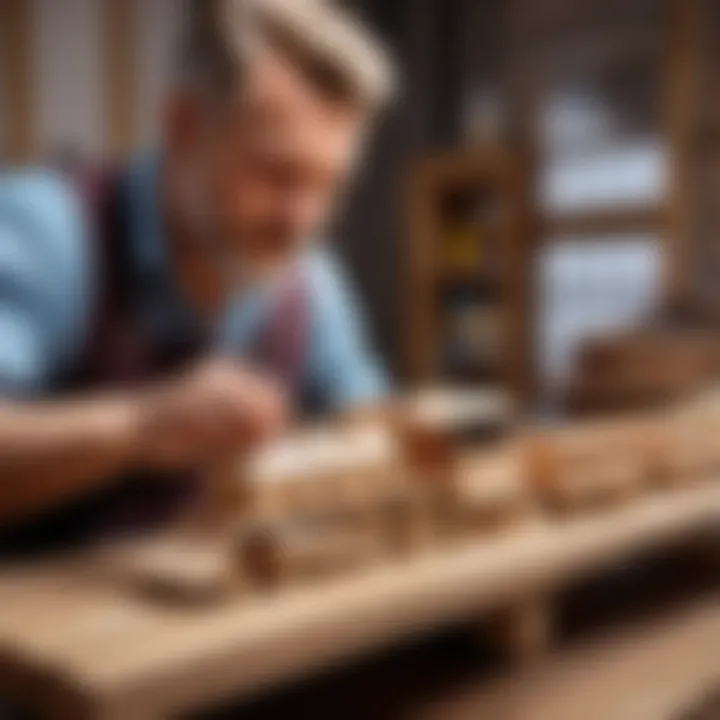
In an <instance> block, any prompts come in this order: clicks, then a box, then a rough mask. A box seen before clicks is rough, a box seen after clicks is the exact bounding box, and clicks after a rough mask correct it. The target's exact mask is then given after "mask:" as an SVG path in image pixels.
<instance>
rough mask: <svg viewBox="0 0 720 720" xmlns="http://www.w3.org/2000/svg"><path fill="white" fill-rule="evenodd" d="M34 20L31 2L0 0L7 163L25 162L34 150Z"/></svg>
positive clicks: (0, 42)
mask: <svg viewBox="0 0 720 720" xmlns="http://www.w3.org/2000/svg"><path fill="white" fill-rule="evenodd" d="M33 17H34V3H33V2H31V0H0V53H2V59H1V60H0V72H3V78H2V83H3V88H4V93H3V95H4V100H5V101H6V108H5V133H6V143H5V155H6V157H5V158H4V159H6V160H7V161H8V162H10V163H24V162H27V161H29V160H30V159H31V158H33V156H34V155H35V151H36V144H37V137H36V134H37V130H36V123H37V118H36V108H35V86H36V83H35V61H34V52H35V34H34V25H33ZM0 151H2V147H0ZM0 159H1V158H0Z"/></svg>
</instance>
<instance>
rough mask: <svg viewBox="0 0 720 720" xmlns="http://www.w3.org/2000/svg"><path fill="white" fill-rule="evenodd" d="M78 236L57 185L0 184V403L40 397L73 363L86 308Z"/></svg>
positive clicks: (39, 179)
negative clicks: (7, 399) (9, 398)
mask: <svg viewBox="0 0 720 720" xmlns="http://www.w3.org/2000/svg"><path fill="white" fill-rule="evenodd" d="M83 235H84V223H83V220H82V216H81V213H80V211H79V207H78V206H77V205H76V204H74V201H73V200H72V198H71V195H70V194H69V192H68V191H67V189H65V188H64V187H63V185H62V183H61V181H60V180H59V179H55V178H54V177H53V176H50V175H48V176H47V177H46V176H44V175H34V174H30V173H27V174H26V173H16V174H15V175H12V176H0V396H6V397H14V396H19V397H27V396H34V395H37V394H42V393H45V392H46V391H47V390H49V389H50V387H51V385H52V383H53V381H54V380H55V378H56V377H57V376H58V375H60V374H61V373H62V372H63V371H64V370H65V369H66V368H67V367H68V366H69V364H70V363H71V362H72V359H73V356H74V355H75V353H76V351H77V350H78V346H79V344H80V340H81V337H82V332H83V313H84V309H85V308H84V303H85V302H86V300H87V297H86V292H87V285H86V279H87V278H86V269H87V268H86V266H85V262H84V260H85V259H84V258H82V257H81V252H80V248H81V244H82V242H83V240H84V237H83Z"/></svg>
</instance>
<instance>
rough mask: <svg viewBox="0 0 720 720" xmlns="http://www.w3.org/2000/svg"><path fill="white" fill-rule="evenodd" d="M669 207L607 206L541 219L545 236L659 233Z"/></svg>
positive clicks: (592, 236)
mask: <svg viewBox="0 0 720 720" xmlns="http://www.w3.org/2000/svg"><path fill="white" fill-rule="evenodd" d="M667 217H668V210H667V208H666V207H663V206H662V205H652V206H647V207H637V208H633V207H629V208H627V207H626V208H623V207H617V206H615V207H608V208H601V209H598V210H587V211H581V212H571V213H566V214H557V215H548V216H545V217H544V218H543V221H542V235H543V236H544V238H545V239H554V238H557V237H558V236H567V235H580V236H585V237H588V239H592V240H596V239H597V236H598V235H613V234H621V233H622V234H627V233H662V232H663V230H664V229H665V227H666V225H667Z"/></svg>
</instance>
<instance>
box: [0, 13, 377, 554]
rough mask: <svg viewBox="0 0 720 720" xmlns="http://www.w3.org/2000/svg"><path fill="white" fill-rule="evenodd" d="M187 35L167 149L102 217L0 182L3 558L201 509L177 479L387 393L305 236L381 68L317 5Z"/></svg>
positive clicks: (145, 162) (310, 234) (345, 303)
mask: <svg viewBox="0 0 720 720" xmlns="http://www.w3.org/2000/svg"><path fill="white" fill-rule="evenodd" d="M190 28H191V30H190V31H189V33H188V37H187V39H186V42H185V43H184V51H183V53H182V58H181V63H180V67H179V70H178V74H177V78H176V82H175V85H174V88H173V91H172V93H171V96H170V97H169V99H168V102H167V106H166V108H165V114H164V118H163V119H164V125H163V130H164V134H163V144H162V151H161V152H159V153H158V154H156V155H154V156H152V157H145V158H143V159H142V160H141V161H139V162H135V163H133V164H132V166H131V167H130V169H129V171H128V172H126V173H121V174H120V175H119V176H118V177H117V178H112V179H110V180H109V181H108V182H106V183H104V186H103V187H102V188H101V189H100V190H99V191H97V192H96V195H97V196H98V197H97V198H96V200H95V202H94V203H92V205H93V206H97V207H99V208H101V210H100V211H99V212H98V213H96V215H97V217H93V218H92V219H91V218H90V217H89V213H88V212H86V210H87V207H88V206H89V203H88V202H87V199H83V198H82V197H80V196H79V195H78V193H76V192H75V189H74V188H72V187H71V186H70V184H68V183H67V182H63V181H61V180H60V179H59V178H58V177H57V176H52V175H49V174H43V173H41V172H39V171H26V172H17V173H9V174H6V175H4V176H1V177H0V395H1V396H2V398H4V400H0V525H2V526H3V527H5V528H6V539H5V541H4V544H5V545H12V546H14V545H20V546H22V545H23V544H24V543H25V542H26V539H27V538H28V537H30V538H31V539H32V540H33V541H34V539H36V538H38V537H39V538H40V541H41V542H42V541H45V540H47V539H48V538H52V542H55V541H56V537H57V536H63V537H64V536H68V535H77V533H78V532H80V530H81V529H82V532H83V533H85V532H86V531H87V528H89V527H91V528H94V527H95V526H96V525H98V524H100V525H102V526H103V527H105V526H107V525H108V522H109V524H110V525H113V526H114V525H115V524H116V523H117V524H119V525H120V526H124V525H125V524H126V523H127V522H130V524H132V523H134V522H136V521H137V518H138V516H140V517H142V518H143V521H144V519H145V518H146V517H148V516H149V517H151V518H152V519H153V521H156V520H158V519H165V518H166V517H168V516H172V513H173V512H175V511H176V510H177V508H178V507H183V506H184V505H185V504H186V503H187V502H189V501H190V500H188V498H189V497H191V496H192V494H193V492H194V488H195V485H196V479H195V477H193V478H191V479H190V480H187V479H185V480H182V481H181V480H180V479H177V476H178V474H180V473H182V474H183V475H182V476H183V478H184V477H185V475H184V473H185V471H189V470H192V471H195V470H196V469H198V468H202V467H204V466H206V465H207V464H208V463H212V462H214V461H217V459H218V458H221V457H227V456H232V455H234V454H236V453H238V452H241V451H243V450H244V449H246V448H248V447H252V446H253V445H254V444H256V443H259V442H263V441H264V440H266V439H268V438H270V437H272V436H273V435H274V434H276V433H278V432H279V431H280V430H281V429H282V427H283V425H284V423H285V422H286V420H287V417H288V414H289V412H290V411H291V410H295V409H297V410H299V411H301V412H302V411H304V410H306V409H308V408H312V409H318V408H320V409H323V410H324V409H331V410H346V409H352V408H355V407H358V406H360V405H363V404H366V403H370V402H372V401H374V400H376V399H378V398H379V397H381V396H382V395H383V394H384V392H385V391H386V383H385V380H384V377H383V373H382V371H381V369H380V368H379V366H378V363H377V362H376V360H375V359H374V357H373V355H372V354H371V352H370V351H369V349H368V347H367V346H366V341H365V338H364V337H363V329H362V323H361V320H360V319H359V317H358V313H357V310H356V306H355V301H354V300H353V298H352V295H351V293H350V292H349V291H348V289H347V288H346V285H345V282H344V281H343V279H342V275H341V273H340V270H339V268H338V266H337V264H336V263H335V262H334V261H333V260H332V258H331V257H330V251H329V250H328V249H327V248H326V247H325V246H323V245H322V244H321V243H320V242H319V241H318V240H316V239H314V238H316V237H317V234H318V233H319V232H320V231H321V230H322V228H323V225H324V224H325V223H326V221H327V220H328V219H329V217H330V215H331V210H332V207H333V203H334V200H335V199H336V197H337V196H338V194H339V192H340V190H341V189H342V187H343V185H344V183H345V181H346V179H347V177H348V175H349V174H350V172H351V169H352V167H353V164H354V161H355V158H356V156H357V154H358V152H359V150H360V149H361V147H362V144H363V139H364V137H365V136H366V134H367V131H368V128H369V125H370V123H371V121H372V118H373V116H374V115H375V114H376V113H377V111H378V109H379V108H380V107H381V105H382V104H383V103H384V102H385V101H386V100H387V97H388V93H389V89H390V80H391V78H390V68H389V64H388V62H387V60H386V58H385V57H384V55H383V54H382V52H381V49H380V48H379V47H378V44H377V42H376V41H375V40H374V39H373V38H372V37H371V36H370V34H369V33H368V32H367V31H366V30H365V29H363V28H361V27H360V25H359V24H358V23H357V22H356V21H351V20H350V19H349V18H348V17H347V16H345V15H344V14H343V13H341V11H339V10H337V9H335V8H333V7H332V6H330V5H328V4H326V3H323V2H321V0H295V1H294V2H292V3H291V2H287V1H286V0H274V1H271V0H255V1H251V0H245V1H244V2H243V1H241V0H234V1H233V0H228V1H226V2H222V3H215V2H209V0H202V1H201V2H199V3H197V4H196V7H195V12H194V13H192V15H191V22H190ZM87 194H88V193H85V195H87ZM128 477H131V478H132V479H131V480H123V481H118V478H128ZM169 478H173V479H172V481H170V480H169ZM189 488H190V489H189ZM169 508H171V509H169ZM108 516H111V517H110V521H108ZM18 538H20V539H19V540H18ZM2 547H3V541H1V540H0V549H1V548H2Z"/></svg>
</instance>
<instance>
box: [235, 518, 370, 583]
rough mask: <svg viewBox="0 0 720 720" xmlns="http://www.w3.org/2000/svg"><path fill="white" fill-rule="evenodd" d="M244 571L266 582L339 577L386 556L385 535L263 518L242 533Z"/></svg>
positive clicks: (240, 550) (253, 579) (240, 546)
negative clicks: (264, 521)
mask: <svg viewBox="0 0 720 720" xmlns="http://www.w3.org/2000/svg"><path fill="white" fill-rule="evenodd" d="M237 554H238V555H239V560H240V564H241V567H242V572H243V573H244V574H245V575H246V576H247V578H248V579H249V580H250V581H251V582H253V583H255V584H256V585H258V586H260V587H275V586H278V585H283V584H287V583H289V582H294V581H303V580H316V579H320V578H328V577H335V576H338V575H341V574H343V573H346V572H348V571H351V570H356V569H358V568H361V567H363V566H367V565H368V564H370V563H371V562H373V561H374V560H376V559H378V558H380V557H382V555H383V548H382V545H381V541H380V538H378V537H377V536H375V535H373V534H372V533H369V532H367V531H362V530H358V529H356V528H347V527H343V526H341V525H332V524H326V525H311V524H302V523H297V524H285V525H271V524H266V523H259V524H257V525H254V526H249V527H247V528H245V529H244V530H242V531H241V532H240V533H239V535H238V540H237Z"/></svg>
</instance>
